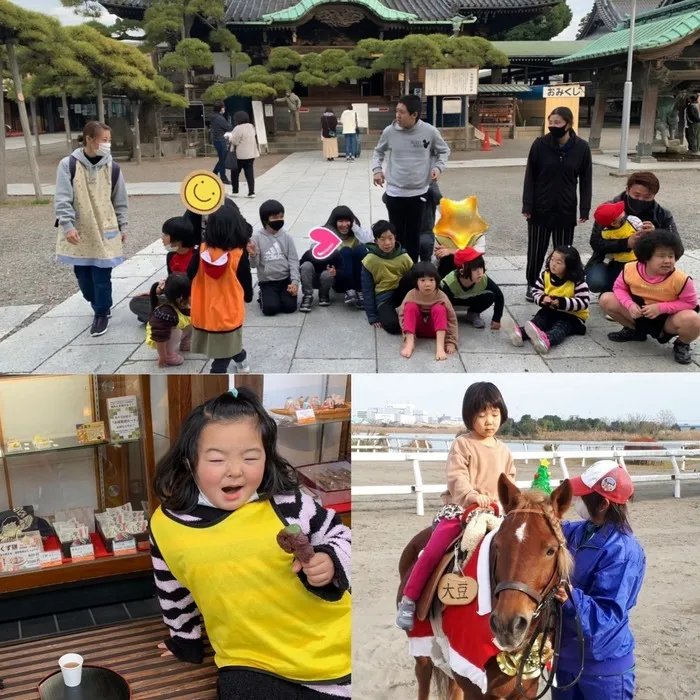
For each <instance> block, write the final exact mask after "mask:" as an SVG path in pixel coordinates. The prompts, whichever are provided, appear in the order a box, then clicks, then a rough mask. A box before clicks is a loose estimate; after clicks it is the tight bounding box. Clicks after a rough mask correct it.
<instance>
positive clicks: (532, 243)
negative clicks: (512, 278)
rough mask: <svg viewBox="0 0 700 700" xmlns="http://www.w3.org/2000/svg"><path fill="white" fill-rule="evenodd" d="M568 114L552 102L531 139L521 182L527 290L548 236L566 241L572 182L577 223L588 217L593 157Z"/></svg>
mask: <svg viewBox="0 0 700 700" xmlns="http://www.w3.org/2000/svg"><path fill="white" fill-rule="evenodd" d="M573 123H574V115H573V114H572V113H571V110H570V109H569V108H568V107H557V108H556V109H555V110H554V111H553V112H552V113H551V114H550V115H549V134H547V135H546V136H540V137H539V138H538V139H536V140H535V142H534V143H533V144H532V147H531V148H530V154H529V155H528V157H527V169H526V171H525V185H524V187H523V216H525V218H526V219H527V269H526V274H527V292H526V294H525V298H526V299H527V300H528V301H533V298H532V287H534V285H535V282H536V281H537V278H538V277H539V275H540V272H541V270H542V265H543V263H544V258H545V256H546V255H547V249H548V248H549V242H550V240H553V243H554V247H555V248H556V247H557V246H561V245H572V243H573V241H574V228H575V226H576V222H577V217H576V207H577V204H578V201H577V197H576V186H577V185H578V186H579V187H580V190H581V204H580V216H579V218H578V223H580V224H582V223H584V222H585V221H587V220H588V216H589V214H590V210H591V195H592V188H593V161H592V160H591V149H590V148H589V147H588V143H587V142H586V141H584V140H583V139H581V138H579V137H578V136H577V135H576V133H575V132H574V130H573Z"/></svg>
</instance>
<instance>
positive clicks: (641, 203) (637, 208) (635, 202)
mask: <svg viewBox="0 0 700 700" xmlns="http://www.w3.org/2000/svg"><path fill="white" fill-rule="evenodd" d="M627 208H628V209H629V210H630V212H631V213H632V214H634V215H635V216H639V217H642V216H645V215H646V214H649V213H651V210H652V209H653V208H654V200H653V199H652V200H651V202H647V201H645V200H643V199H635V198H634V197H630V196H629V195H627Z"/></svg>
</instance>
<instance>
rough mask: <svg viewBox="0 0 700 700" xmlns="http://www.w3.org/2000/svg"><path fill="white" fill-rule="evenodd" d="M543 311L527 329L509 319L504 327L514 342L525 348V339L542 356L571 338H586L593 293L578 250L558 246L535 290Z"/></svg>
mask: <svg viewBox="0 0 700 700" xmlns="http://www.w3.org/2000/svg"><path fill="white" fill-rule="evenodd" d="M532 295H533V297H534V299H535V303H536V304H537V305H538V306H539V307H540V310H539V311H538V312H537V313H536V314H535V316H534V318H533V319H532V320H531V321H528V322H527V323H526V324H525V325H524V326H519V325H517V324H516V323H513V322H512V321H510V319H507V321H508V322H507V323H504V325H505V326H506V330H507V331H508V334H509V336H510V341H511V343H512V344H513V345H515V346H516V347H522V345H523V340H524V338H525V337H527V338H529V339H530V340H531V341H532V344H533V346H534V348H535V350H536V351H537V352H538V353H540V354H541V355H545V354H546V353H548V352H549V350H550V348H551V347H553V346H554V345H559V344H560V343H562V342H564V340H565V339H566V338H568V337H569V336H570V335H585V333H586V320H587V319H588V315H589V313H590V311H589V308H590V305H591V293H590V291H589V290H588V285H587V284H586V280H585V278H584V273H583V264H582V263H581V256H580V255H579V252H578V250H576V248H574V247H573V246H570V245H562V246H557V247H556V248H555V249H554V252H553V253H552V254H551V255H550V256H549V259H548V260H547V263H546V265H545V269H544V271H543V272H541V273H540V276H539V279H538V280H537V282H536V284H535V286H534V287H533V288H532Z"/></svg>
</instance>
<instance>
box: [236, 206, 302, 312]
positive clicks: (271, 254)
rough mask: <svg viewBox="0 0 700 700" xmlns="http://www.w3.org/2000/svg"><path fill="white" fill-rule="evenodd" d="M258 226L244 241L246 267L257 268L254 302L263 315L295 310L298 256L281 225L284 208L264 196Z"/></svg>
mask: <svg viewBox="0 0 700 700" xmlns="http://www.w3.org/2000/svg"><path fill="white" fill-rule="evenodd" d="M260 221H261V225H260V226H258V227H257V228H256V229H255V231H253V237H252V238H251V240H250V242H249V243H248V255H249V256H250V266H251V268H253V269H257V271H258V287H259V288H260V296H259V297H258V301H259V302H260V307H261V308H262V312H263V314H264V315H265V316H276V315H277V314H278V313H280V312H281V313H283V314H291V313H294V312H295V311H296V310H297V293H298V290H299V283H300V277H299V255H298V254H297V249H296V246H295V245H294V240H293V239H292V236H291V235H290V234H289V232H288V231H287V230H286V229H285V228H284V207H283V206H282V204H280V203H279V202H277V201H275V200H274V199H268V200H267V201H266V202H263V203H262V205H261V207H260Z"/></svg>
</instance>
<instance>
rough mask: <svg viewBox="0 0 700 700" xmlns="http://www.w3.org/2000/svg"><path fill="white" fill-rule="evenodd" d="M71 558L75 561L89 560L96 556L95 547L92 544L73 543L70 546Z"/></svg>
mask: <svg viewBox="0 0 700 700" xmlns="http://www.w3.org/2000/svg"><path fill="white" fill-rule="evenodd" d="M70 558H71V559H72V560H73V561H74V562H75V561H88V560H90V559H94V558H95V548H94V547H93V546H92V543H90V544H78V545H73V546H72V547H71V548H70Z"/></svg>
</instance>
